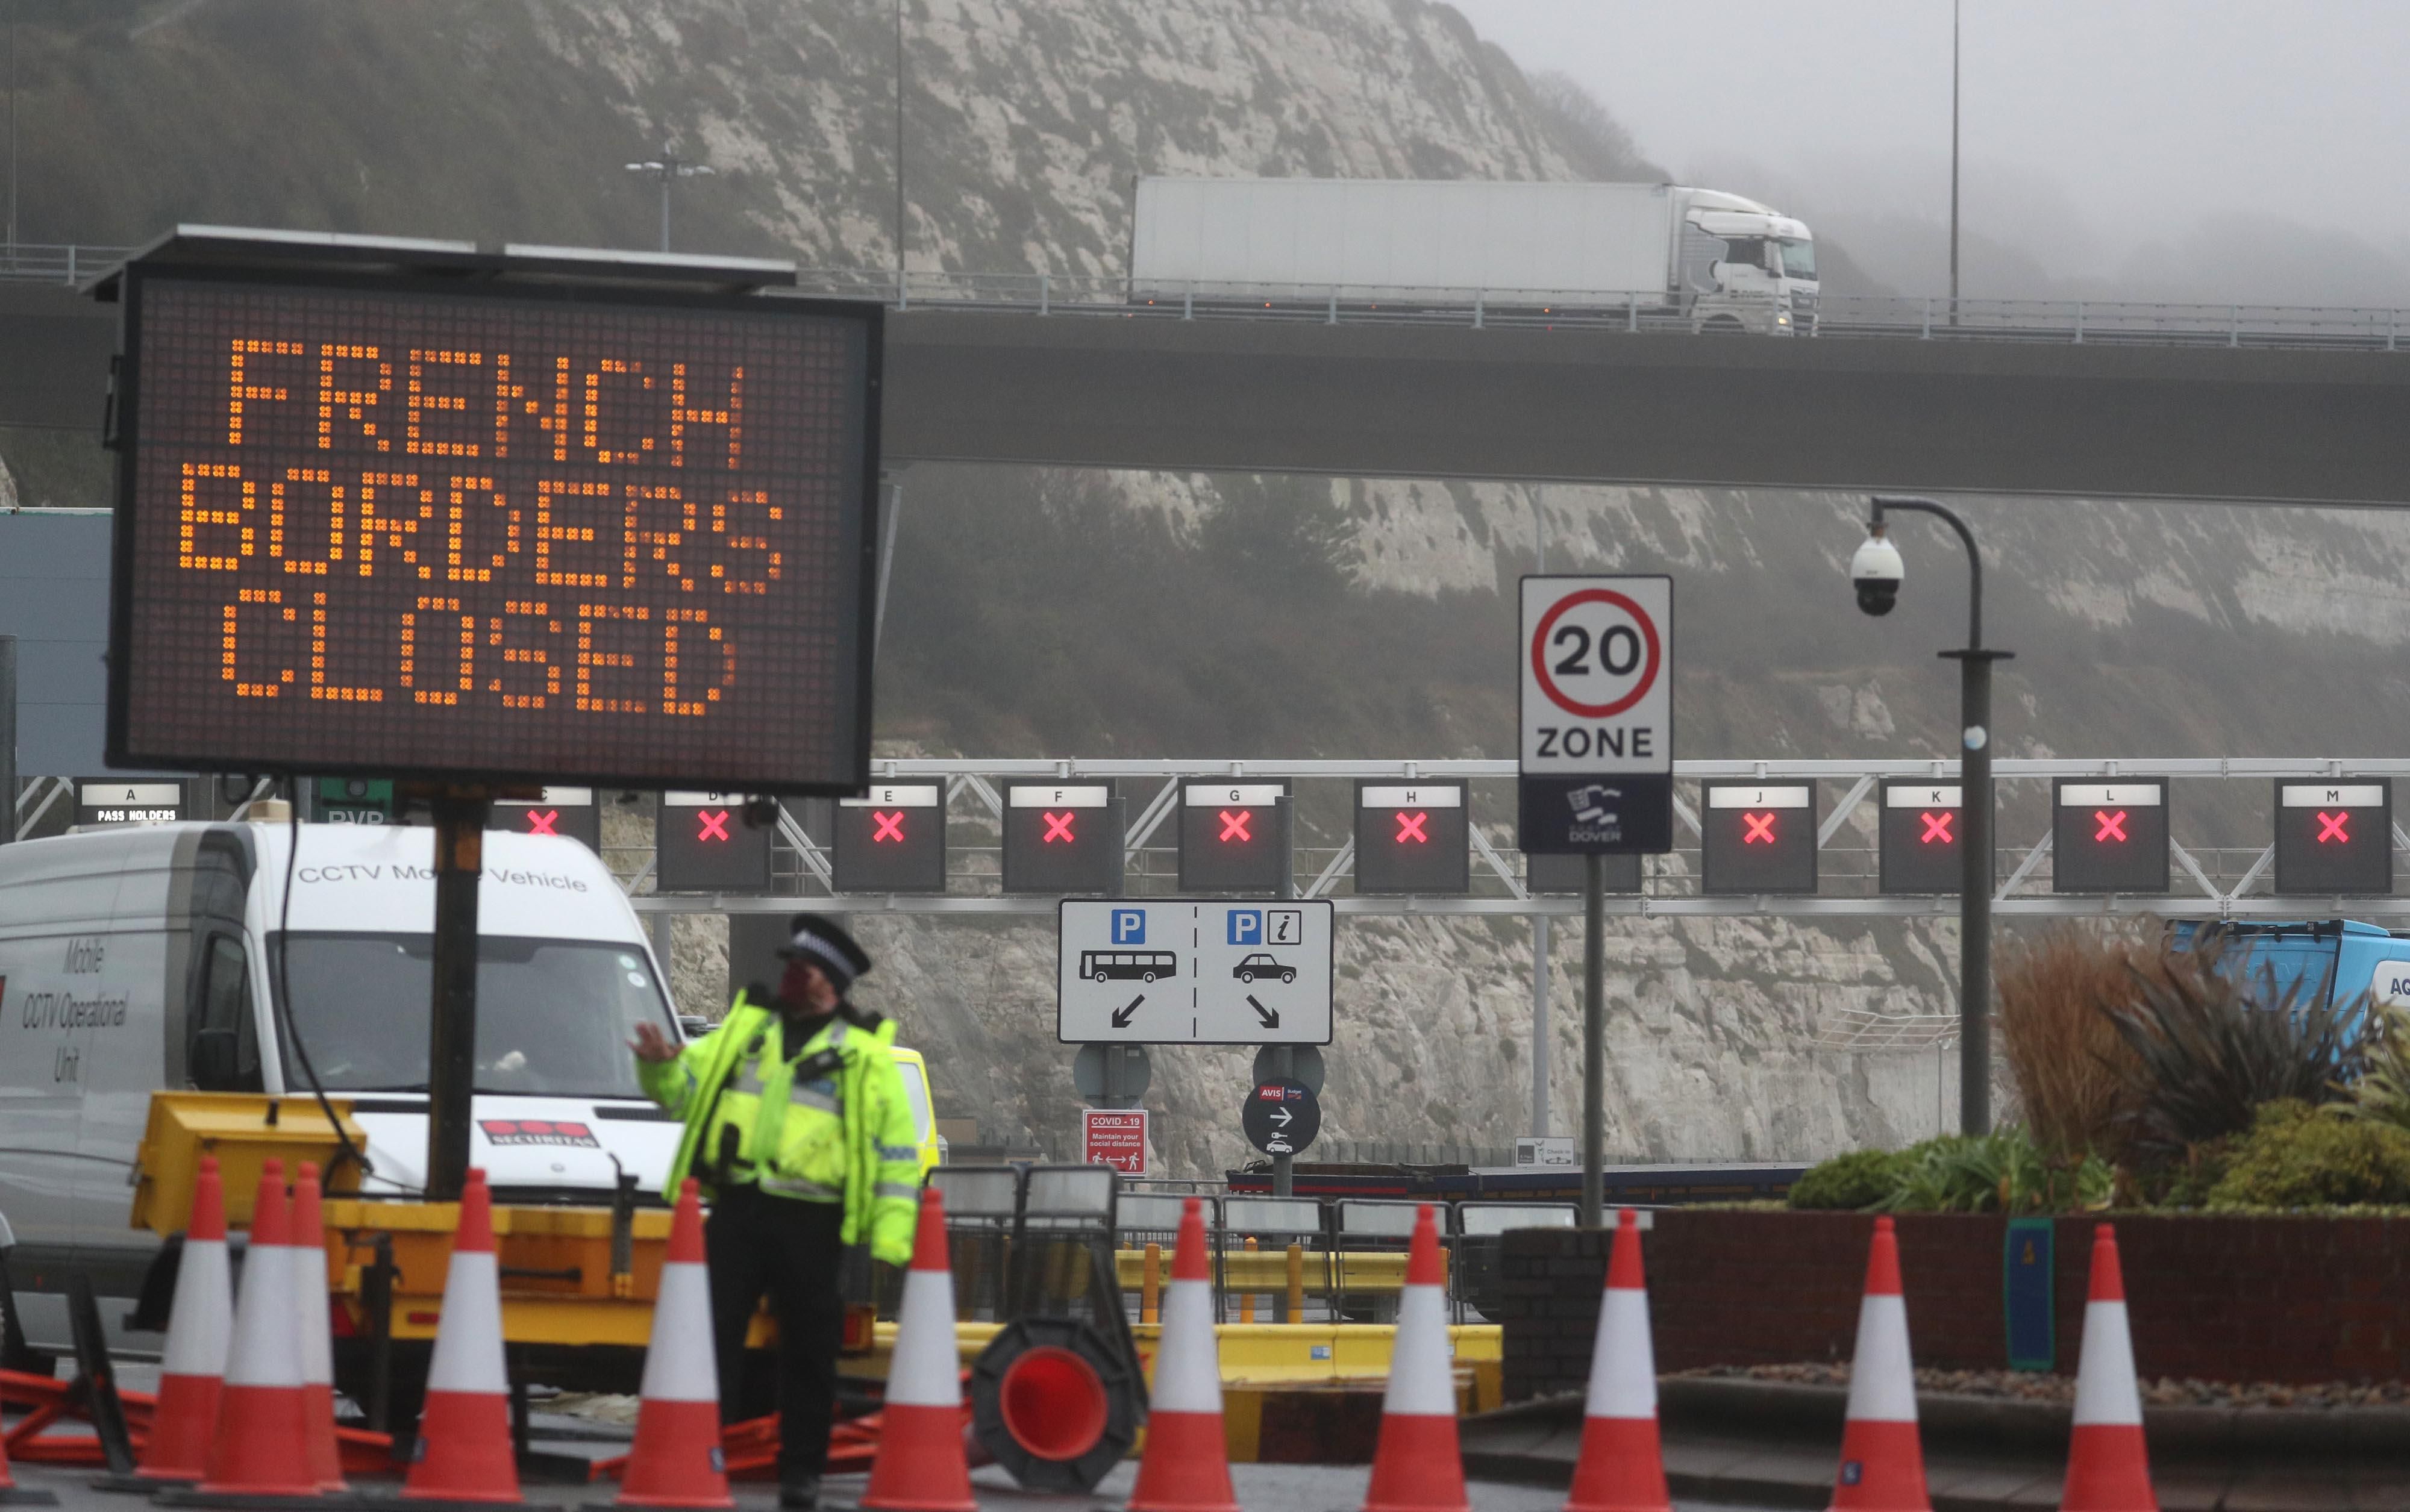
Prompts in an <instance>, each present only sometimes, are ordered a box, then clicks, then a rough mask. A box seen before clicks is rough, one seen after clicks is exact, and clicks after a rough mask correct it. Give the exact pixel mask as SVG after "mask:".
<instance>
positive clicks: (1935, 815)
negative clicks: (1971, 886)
mask: <svg viewBox="0 0 2410 1512" xmlns="http://www.w3.org/2000/svg"><path fill="white" fill-rule="evenodd" d="M1964 791H1965V790H1964V789H1963V788H1962V787H1961V786H1960V784H1958V783H1955V782H1933V781H1926V780H1924V779H1921V778H1919V779H1910V778H1885V779H1884V780H1883V785H1882V810H1881V813H1880V817H1879V818H1878V819H1877V821H1876V825H1875V831H1876V838H1877V865H1878V867H1879V870H1880V878H1881V888H1882V891H1883V892H1885V893H1893V894H1924V895H1938V894H1945V893H1956V892H1959V891H1960V890H1961V884H1962V883H1963V882H1964V881H1965V880H1966V873H1965V872H1964V871H1963V870H1962V869H1961V868H1962V867H1963V865H1965V863H1963V862H1962V861H1960V860H1959V858H1960V857H1961V856H1963V855H1965V854H1966V851H1965V850H1963V849H1962V848H1961V839H1962V836H1963V832H1964V831H1965V828H1966V815H1965V814H1963V813H1961V812H1960V809H1961V807H1962V806H1963V800H1962V796H1961V795H1962V793H1963V792H1964Z"/></svg>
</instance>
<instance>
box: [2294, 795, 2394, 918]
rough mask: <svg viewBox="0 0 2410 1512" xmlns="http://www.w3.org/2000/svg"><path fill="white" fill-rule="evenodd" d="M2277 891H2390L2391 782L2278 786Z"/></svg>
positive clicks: (2339, 892) (2359, 892)
mask: <svg viewBox="0 0 2410 1512" xmlns="http://www.w3.org/2000/svg"><path fill="white" fill-rule="evenodd" d="M2276 891H2277V892H2279V893H2335V894H2342V893H2357V894H2362V895H2364V896H2365V895H2372V894H2374V895H2382V894H2388V893H2390V892H2392V891H2393V779H2392V778H2359V779H2358V780H2356V781H2348V782H2279V783H2277V784H2276Z"/></svg>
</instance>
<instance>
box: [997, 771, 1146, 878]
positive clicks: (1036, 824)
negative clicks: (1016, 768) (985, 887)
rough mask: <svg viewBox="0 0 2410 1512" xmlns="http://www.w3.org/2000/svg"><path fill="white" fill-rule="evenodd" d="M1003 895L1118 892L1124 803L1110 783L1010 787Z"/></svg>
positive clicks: (1007, 788) (1019, 784)
mask: <svg viewBox="0 0 2410 1512" xmlns="http://www.w3.org/2000/svg"><path fill="white" fill-rule="evenodd" d="M1004 890H1005V891H1006V892H1008V893H1102V894H1106V895H1108V896H1113V897H1117V896H1119V895H1120V894H1121V891H1122V803H1121V798H1120V797H1119V795H1118V794H1116V793H1115V792H1113V785H1112V784H1111V783H1110V782H1009V783H1007V784H1005V790H1004Z"/></svg>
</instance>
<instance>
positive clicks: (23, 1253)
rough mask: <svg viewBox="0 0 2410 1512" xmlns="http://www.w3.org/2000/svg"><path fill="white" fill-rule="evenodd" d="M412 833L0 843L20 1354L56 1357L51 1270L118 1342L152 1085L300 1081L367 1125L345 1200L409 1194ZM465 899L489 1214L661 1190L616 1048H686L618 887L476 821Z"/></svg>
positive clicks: (474, 1141) (429, 924) (133, 1287)
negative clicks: (478, 847)
mask: <svg viewBox="0 0 2410 1512" xmlns="http://www.w3.org/2000/svg"><path fill="white" fill-rule="evenodd" d="M433 835H434V832H433V831H432V830H429V829H425V828H414V827H399V826H379V825H356V824H305V825H300V826H298V827H294V826H289V825H287V824H284V823H178V824H163V825H155V826H151V827H145V828H138V829H124V830H112V831H106V832H102V833H98V834H81V835H70V836H63V837H60V838H57V839H47V840H32V841H26V842H22V843H20V844H16V845H9V846H0V1148H5V1149H6V1150H7V1152H8V1156H7V1159H6V1160H5V1161H0V1254H5V1256H6V1270H5V1272H0V1284H5V1285H7V1286H9V1287H13V1289H14V1290H15V1292H16V1294H17V1297H18V1299H19V1301H21V1303H22V1307H21V1310H20V1312H19V1316H20V1317H21V1318H22V1323H23V1328H24V1332H25V1335H26V1339H27V1343H28V1344H29V1345H31V1346H32V1347H33V1348H35V1349H37V1350H51V1349H60V1348H64V1347H66V1346H67V1345H68V1343H69V1339H68V1332H67V1327H66V1317H65V1298H64V1292H65V1275H66V1274H67V1273H68V1272H70V1270H73V1269H81V1270H83V1271H85V1272H87V1273H89V1274H90V1275H91V1276H92V1278H93V1281H94V1290H95V1291H96V1292H97V1293H98V1294H99V1295H100V1297H101V1298H102V1299H103V1305H102V1307H101V1309H100V1311H101V1314H102V1316H103V1317H104V1319H105V1320H106V1321H107V1322H108V1324H109V1327H110V1329H111V1330H112V1332H114V1330H116V1327H117V1323H118V1321H119V1319H120V1318H121V1317H122V1316H123V1314H124V1313H125V1311H126V1307H125V1306H123V1305H119V1304H118V1302H117V1301H115V1300H119V1299H123V1300H127V1301H130V1300H131V1299H133V1298H134V1297H136V1295H137V1293H138V1290H139V1288H140V1286H141V1283H142V1280H143V1276H144V1273H145V1272H146V1271H147V1270H148V1268H149V1266H150V1263H151V1260H152V1257H153V1255H154V1253H155V1252H156V1251H157V1248H158V1241H157V1239H156V1238H155V1237H154V1236H153V1235H152V1234H151V1233H149V1232H147V1231H145V1230H140V1229H135V1228H133V1227H132V1225H131V1222H130V1199H131V1197H132V1195H133V1179H134V1173H135V1160H136V1148H137V1145H138V1142H139V1141H140V1140H141V1139H142V1136H143V1129H144V1125H145V1121H146V1119H147V1118H148V1116H149V1110H150V1102H151V1094H152V1092H153V1091H155V1090H159V1089H162V1088H165V1089H180V1088H192V1089H196V1090H201V1091H225V1092H238V1091H249V1092H268V1093H295V1094H300V1095H308V1094H309V1093H310V1092H311V1091H312V1082H313V1078H312V1072H314V1073H315V1074H314V1082H315V1084H316V1085H317V1086H319V1087H321V1088H323V1089H324V1091H325V1092H326V1093H327V1094H328V1095H329V1096H333V1097H341V1098H346V1099H348V1100H349V1101H350V1102H351V1103H352V1106H353V1110H354V1113H355V1117H356V1121H357V1123H358V1125H359V1126H360V1127H361V1128H362V1129H364V1130H365V1131H366V1132H367V1134H368V1149H367V1151H366V1154H367V1157H368V1165H369V1170H368V1172H367V1174H366V1175H364V1177H363V1178H362V1181H361V1191H362V1195H363V1196H370V1197H373V1196H378V1195H385V1196H408V1195H411V1194H413V1193H414V1192H416V1191H417V1190H418V1189H420V1188H421V1187H422V1186H423V1185H424V1182H425V1169H426V1159H427V1097H426V1093H427V1081H428V1058H427V1057H428V998H429V981H430V971H431V956H432V939H433V923H434V920H433V913H434V888H433V885H432V878H433V872H432V862H433V850H432V847H433ZM297 836H298V853H296V851H295V849H294V847H295V841H296V837H297ZM288 877H289V878H290V887H289V889H288V887H287V878H288ZM478 901H479V929H480V940H479V952H478V970H477V996H478V1014H477V1043H476V1051H475V1059H476V1096H475V1098H474V1104H473V1115H472V1121H473V1124H474V1127H473V1128H472V1131H471V1152H472V1153H471V1159H472V1163H473V1164H476V1165H479V1166H482V1167H484V1168H485V1170H486V1174H487V1177H488V1179H489V1181H490V1182H491V1183H492V1185H493V1187H494V1190H495V1196H496V1199H498V1200H499V1201H503V1202H518V1203H534V1202H548V1201H574V1202H586V1203H597V1204H600V1203H607V1202H608V1201H609V1199H610V1198H611V1195H612V1193H613V1191H614V1188H615V1185H616V1184H615V1176H616V1173H617V1171H619V1170H626V1171H627V1172H629V1173H630V1174H632V1175H633V1176H634V1177H635V1178H636V1184H637V1186H638V1189H639V1190H640V1191H641V1192H644V1193H646V1194H658V1193H659V1191H660V1188H661V1178H662V1175H663V1173H664V1172H665V1171H666V1170H667V1169H668V1166H669V1162H670V1159H671V1156H673V1155H674V1153H675V1146H676V1141H677V1135H678V1126H677V1125H676V1124H675V1122H672V1121H671V1120H670V1119H669V1117H668V1115H667V1114H665V1113H664V1112H661V1110H660V1109H659V1108H657V1107H656V1106H655V1105H654V1104H653V1103H652V1102H650V1101H649V1100H647V1099H646V1098H645V1096H644V1094H643V1092H642V1091H641V1090H640V1089H639V1087H638V1085H637V1083H636V1078H635V1071H634V1068H633V1062H632V1057H631V1056H630V1054H629V1053H628V1051H627V1048H626V1041H627V1040H628V1039H630V1038H632V1035H633V1032H634V1028H635V1025H637V1024H638V1023H640V1022H644V1021H646V1020H649V1021H651V1022H653V1023H655V1024H657V1025H661V1028H662V1029H663V1030H664V1032H666V1033H667V1034H668V1035H670V1036H671V1037H672V1038H673V1039H678V1038H681V1035H680V1030H679V1028H678V1025H677V1020H676V1017H675V1014H674V1013H673V1012H672V1010H671V1004H670V999H669V996H668V994H667V992H666V991H665V990H664V984H663V981H662V978H661V970H660V967H659V964H658V963H657V962H656V961H655V960H654V958H653V955H652V952H651V949H650V947H649V946H648V944H647V943H646V938H645V933H644V930H643V929H642V927H641V926H640V924H639V923H638V921H637V918H636V915H635V913H634V910H632V909H631V908H630V907H629V905H628V901H627V898H626V896H625V894H623V893H622V892H621V891H620V889H619V886H618V884H617V881H616V880H614V879H613V878H612V876H611V874H610V872H609V870H608V869H607V868H606V867H605V866H604V865H602V860H601V858H600V857H598V856H596V855H595V854H594V853H593V852H592V851H590V850H587V849H586V848H585V847H584V846H583V845H581V844H579V843H578V842H576V841H574V840H571V839H565V838H560V837H557V836H525V835H515V834H509V833H502V832H491V833H488V834H487V835H486V841H485V871H484V874H483V878H482V881H481V885H480V887H479V898H478ZM113 1342H115V1343H117V1344H120V1345H123V1346H124V1347H127V1348H128V1349H130V1350H131V1351H132V1352H134V1353H142V1352H144V1351H146V1350H150V1349H155V1348H156V1347H157V1346H158V1344H159V1340H158V1339H157V1337H156V1336H155V1335H128V1336H124V1337H123V1338H121V1339H118V1340H115V1341H113Z"/></svg>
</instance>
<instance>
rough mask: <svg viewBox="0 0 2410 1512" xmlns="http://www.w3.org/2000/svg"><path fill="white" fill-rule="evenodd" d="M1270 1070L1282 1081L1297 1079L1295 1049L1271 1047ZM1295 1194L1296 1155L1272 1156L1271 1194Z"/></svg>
mask: <svg viewBox="0 0 2410 1512" xmlns="http://www.w3.org/2000/svg"><path fill="white" fill-rule="evenodd" d="M1272 1070H1273V1073H1274V1074H1275V1075H1277V1076H1278V1077H1279V1078H1280V1079H1281V1080H1282V1081H1284V1082H1292V1081H1295V1080H1296V1079H1297V1051H1296V1050H1295V1049H1294V1048H1292V1047H1290V1046H1288V1045H1278V1046H1275V1047H1273V1050H1272ZM1296 1195H1297V1156H1293V1155H1276V1156H1272V1196H1274V1197H1294V1196H1296Z"/></svg>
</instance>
